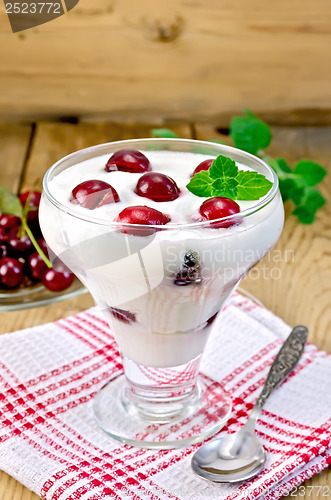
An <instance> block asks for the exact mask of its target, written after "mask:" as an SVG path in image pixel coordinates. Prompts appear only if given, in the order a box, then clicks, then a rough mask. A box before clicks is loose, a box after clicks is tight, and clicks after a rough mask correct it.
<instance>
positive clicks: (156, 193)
mask: <svg viewBox="0 0 331 500" xmlns="http://www.w3.org/2000/svg"><path fill="white" fill-rule="evenodd" d="M135 193H136V194H137V195H138V196H144V197H145V198H149V199H150V200H153V201H172V200H175V199H176V198H178V196H179V194H180V191H179V187H178V186H177V184H176V182H175V181H174V180H173V179H172V178H171V177H168V175H164V174H159V173H158V172H150V173H147V174H144V175H142V176H141V177H140V179H139V181H138V182H137V186H136V189H135Z"/></svg>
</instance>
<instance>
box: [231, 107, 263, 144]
mask: <svg viewBox="0 0 331 500" xmlns="http://www.w3.org/2000/svg"><path fill="white" fill-rule="evenodd" d="M230 135H231V137H232V140H233V142H234V145H235V146H236V147H237V148H239V149H243V150H244V151H247V152H248V153H252V154H256V153H257V152H258V151H259V150H260V149H264V148H266V147H267V146H269V144H270V141H271V130H270V128H269V127H268V125H267V124H266V123H264V122H263V121H262V120H260V119H259V118H257V117H256V116H255V115H253V113H251V112H250V111H246V112H245V116H234V117H233V118H232V120H231V124H230Z"/></svg>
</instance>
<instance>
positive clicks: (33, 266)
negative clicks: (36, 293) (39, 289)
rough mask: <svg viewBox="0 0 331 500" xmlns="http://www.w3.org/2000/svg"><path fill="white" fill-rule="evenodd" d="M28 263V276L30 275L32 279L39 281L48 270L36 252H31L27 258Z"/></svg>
mask: <svg viewBox="0 0 331 500" xmlns="http://www.w3.org/2000/svg"><path fill="white" fill-rule="evenodd" d="M28 262H29V271H30V273H29V274H31V276H32V277H33V278H34V279H36V280H41V279H42V277H43V276H44V274H45V273H46V272H47V269H48V267H47V266H46V264H45V262H44V260H43V258H42V257H41V255H40V254H39V253H38V252H33V253H32V254H31V255H30V257H29V261H28Z"/></svg>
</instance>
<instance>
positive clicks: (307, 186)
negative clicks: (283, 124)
mask: <svg viewBox="0 0 331 500" xmlns="http://www.w3.org/2000/svg"><path fill="white" fill-rule="evenodd" d="M230 136H231V138H232V140H233V143H234V145H235V146H236V147H237V148H240V149H243V150H244V151H247V152H249V153H253V154H255V155H257V156H259V157H260V158H262V159H264V160H265V161H266V162H267V163H269V165H270V166H271V167H272V168H273V169H274V170H275V172H276V174H277V176H278V179H279V189H280V192H281V195H282V198H283V201H284V202H285V201H287V200H291V201H292V203H293V205H294V209H293V212H292V213H293V215H295V216H296V217H297V218H298V220H299V221H300V222H302V223H303V224H311V223H312V222H313V221H314V220H315V216H316V212H317V211H318V210H319V209H320V208H321V207H322V206H323V205H324V204H325V203H326V201H325V199H324V197H323V195H322V194H321V193H320V191H319V190H318V189H317V188H316V186H317V185H318V184H319V183H320V182H322V180H323V179H324V177H325V175H326V173H327V171H326V169H325V168H324V167H322V165H320V164H319V163H316V162H314V161H311V160H306V159H303V160H299V161H298V162H297V164H296V165H295V166H294V167H293V168H292V167H291V166H290V165H288V163H287V162H286V160H285V159H284V158H272V157H271V156H269V155H267V154H265V152H264V149H265V148H266V147H267V146H268V145H269V144H270V141H271V138H272V135H271V130H270V128H269V127H268V125H267V124H266V123H264V122H263V121H262V120H260V119H259V118H257V117H256V116H254V115H253V113H251V112H250V111H246V112H245V114H244V116H235V117H234V118H232V120H231V127H230Z"/></svg>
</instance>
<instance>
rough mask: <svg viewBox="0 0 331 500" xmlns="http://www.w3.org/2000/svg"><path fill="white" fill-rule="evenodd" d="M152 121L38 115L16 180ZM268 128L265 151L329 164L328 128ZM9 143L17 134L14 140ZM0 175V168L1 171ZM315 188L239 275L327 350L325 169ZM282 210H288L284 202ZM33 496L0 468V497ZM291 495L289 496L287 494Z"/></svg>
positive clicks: (81, 300)
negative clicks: (314, 200) (304, 218)
mask: <svg viewBox="0 0 331 500" xmlns="http://www.w3.org/2000/svg"><path fill="white" fill-rule="evenodd" d="M169 126H170V127H171V128H172V129H173V130H174V131H176V132H177V133H178V135H180V136H182V137H190V136H191V133H193V134H195V136H196V137H197V138H199V139H213V138H214V139H215V138H217V139H220V140H223V141H224V142H229V138H228V137H226V136H222V135H220V134H219V133H218V132H217V131H216V130H215V129H214V128H212V127H211V126H206V125H200V124H195V126H194V127H193V128H191V127H190V126H188V124H185V123H184V124H177V125H175V124H170V125H169ZM151 127H152V126H147V125H144V126H136V125H130V126H129V125H122V126H121V127H118V126H117V125H114V124H98V125H95V124H92V123H90V124H79V125H72V124H60V123H38V124H37V127H36V130H35V134H34V138H33V142H32V144H31V147H30V156H29V159H28V161H27V162H26V164H25V169H24V175H22V185H23V186H24V187H30V186H31V182H32V183H33V182H34V179H35V178H36V177H42V175H43V174H44V172H45V170H46V169H47V168H48V167H49V166H50V165H51V164H52V163H53V162H54V161H56V160H57V159H59V158H60V157H62V156H63V155H65V154H67V153H70V152H72V151H74V150H75V149H79V148H82V147H85V146H89V145H92V144H95V143H99V142H103V141H108V140H115V139H116V140H119V139H121V138H129V137H134V136H135V137H144V136H148V135H149V130H150V128H151ZM0 130H1V127H0ZM17 130H20V129H17ZM273 132H274V141H273V146H272V148H271V149H270V154H273V155H275V156H284V157H286V158H287V159H288V160H289V161H290V162H295V161H296V160H297V159H299V158H301V157H303V156H304V157H310V158H312V159H314V160H316V161H320V162H321V163H323V164H324V165H325V166H327V167H328V168H329V170H331V128H305V129H288V128H280V127H278V128H274V129H273ZM19 133H20V132H18V135H19ZM26 140H27V142H26V147H28V137H27V139H26ZM0 141H1V138H0ZM11 141H13V139H11ZM13 144H16V142H15V141H14V142H13ZM23 149H24V148H23ZM9 150H10V151H11V152H10V154H9V153H7V156H6V159H7V162H8V164H10V165H14V164H15V167H16V169H17V170H18V171H22V169H23V166H24V161H23V162H22V161H21V162H20V163H17V160H16V156H15V154H13V151H12V148H9ZM4 159H5V158H4ZM9 171H10V170H9ZM1 183H2V172H0V184H1ZM322 190H323V193H324V195H325V196H326V197H327V199H328V200H329V204H328V205H327V206H326V207H324V208H323V210H321V212H320V213H319V215H318V218H317V221H316V222H315V223H314V224H313V225H311V226H303V225H300V224H298V223H297V221H296V219H295V218H294V217H293V216H290V215H289V216H288V217H287V220H286V224H285V228H284V231H283V234H282V237H281V239H280V241H279V243H278V244H277V246H276V248H275V249H274V250H273V251H272V253H271V255H273V256H275V255H280V256H281V259H280V260H281V261H280V262H278V261H277V260H276V261H274V260H273V259H272V258H271V259H270V262H269V259H268V257H267V258H265V259H264V260H263V261H262V262H261V263H260V264H259V265H258V266H257V268H256V270H257V271H254V273H256V272H258V273H260V274H259V276H258V278H257V276H256V275H255V274H254V273H252V274H250V275H249V276H248V277H247V278H245V280H244V281H243V283H242V287H243V288H245V289H246V290H248V291H249V292H251V293H253V294H254V295H255V296H256V297H257V298H258V299H260V300H261V301H262V302H263V303H264V304H265V305H266V307H268V308H270V309H271V310H273V311H274V312H275V313H276V314H278V315H279V316H280V317H282V318H283V319H284V320H285V321H287V322H288V323H289V324H291V325H294V324H296V323H299V322H300V323H306V324H308V325H309V327H310V340H311V342H313V343H314V344H316V345H317V346H318V347H319V348H321V349H325V350H328V351H329V352H331V338H330V336H328V332H329V331H330V326H331V324H330V323H331V312H330V303H331V285H330V283H331V280H330V278H331V260H330V239H331V224H330V206H331V204H330V202H331V194H330V193H331V186H330V175H329V176H328V178H326V180H325V182H324V183H323V186H322ZM287 211H288V212H289V211H290V210H289V207H288V210H287ZM276 251H277V252H278V254H277V253H276ZM292 252H293V253H292ZM292 255H293V259H292ZM263 266H264V267H265V268H266V270H265V273H266V277H267V279H263V275H262V271H263ZM272 269H276V272H278V273H280V277H279V278H277V279H275V278H273V279H269V278H271V272H272ZM274 272H275V271H274ZM268 273H269V274H268ZM90 305H92V300H91V298H90V297H89V295H85V296H81V297H77V298H75V299H72V300H69V301H66V302H63V303H60V304H55V305H52V306H49V307H45V308H37V309H31V310H27V311H21V312H11V313H2V314H1V325H0V333H4V332H9V331H14V330H16V329H19V328H25V327H28V326H33V325H37V324H41V323H44V322H47V321H54V320H56V319H59V318H60V317H63V316H67V315H70V314H73V313H75V312H79V311H81V310H83V309H85V308H86V307H88V306H90ZM330 481H331V472H330V471H325V472H323V473H321V474H319V475H317V476H315V477H314V478H313V479H311V480H310V481H307V482H306V483H305V485H304V486H305V487H306V489H305V491H304V493H305V494H304V495H302V493H303V490H300V494H299V490H298V491H297V493H296V494H295V495H294V496H300V497H301V498H303V499H304V500H319V499H320V495H318V493H317V489H312V490H310V489H308V486H314V487H316V486H327V485H329V484H330ZM38 498H39V497H38V496H37V495H35V494H33V493H32V492H30V491H29V490H27V489H26V488H24V487H23V486H22V485H21V484H19V483H18V482H17V481H16V480H15V479H13V478H11V477H9V476H8V475H7V474H5V473H0V499H1V500H37V499H38ZM290 498H293V496H292V497H290V496H289V497H288V499H290ZM202 500H203V499H202Z"/></svg>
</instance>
